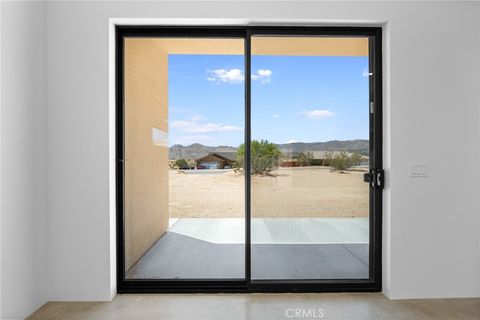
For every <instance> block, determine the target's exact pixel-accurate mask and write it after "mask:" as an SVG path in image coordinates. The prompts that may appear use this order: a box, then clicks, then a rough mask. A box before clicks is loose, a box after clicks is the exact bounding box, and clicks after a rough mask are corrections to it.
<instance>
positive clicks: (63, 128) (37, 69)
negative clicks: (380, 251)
mask: <svg viewBox="0 0 480 320" xmlns="http://www.w3.org/2000/svg"><path fill="white" fill-rule="evenodd" d="M1 5H2V13H1V18H2V19H1V20H2V21H1V37H2V49H1V60H0V61H1V68H2V69H1V70H2V72H1V107H2V109H1V139H2V140H1V143H2V149H1V152H2V153H1V174H2V177H1V212H2V221H1V260H2V270H1V303H2V304H1V307H2V316H3V317H5V315H9V316H10V317H17V316H19V317H21V316H23V315H26V314H28V313H29V312H31V311H32V310H33V309H35V307H36V306H39V305H41V304H42V303H43V302H44V301H46V300H47V298H48V299H49V300H108V299H110V298H111V297H112V296H113V293H114V291H115V290H114V289H115V270H114V266H115V262H114V258H115V254H114V248H115V246H114V243H112V240H113V239H114V237H113V235H114V233H113V232H112V231H114V229H112V226H113V219H112V216H111V213H113V211H112V210H111V207H110V203H109V192H110V191H111V189H110V186H109V163H110V160H111V159H110V158H109V121H110V119H109V94H108V88H109V24H108V21H109V19H110V18H180V19H182V18H183V19H188V18H211V19H218V18H226V19H243V20H244V21H249V20H252V19H253V20H265V19H273V20H275V21H282V20H285V19H298V20H303V19H314V20H318V21H332V20H348V21H351V20H356V21H358V20H364V21H386V22H387V23H386V25H385V30H386V32H385V40H386V41H385V52H384V61H385V65H384V68H385V77H384V83H385V87H386V88H385V98H384V99H385V143H386V144H385V168H386V169H387V188H386V190H385V205H384V206H385V210H384V216H385V224H384V265H383V268H384V291H385V293H386V294H387V295H388V296H389V297H391V298H416V297H465V296H475V295H476V296H480V213H479V202H478V200H477V199H478V196H479V192H480V186H479V183H478V180H479V178H480V174H479V170H478V162H479V160H480V159H479V154H480V145H479V137H480V133H479V129H477V128H478V122H479V121H480V114H479V110H478V107H479V105H480V95H479V93H478V92H479V88H480V81H479V73H480V63H479V53H480V27H479V17H480V6H479V4H478V3H474V2H470V3H448V2H442V3H434V2H428V3H410V2H403V3H402V2H400V3H395V2H390V3H378V2H376V3H369V2H358V1H356V2H354V3H349V2H338V3H328V2H305V3H301V2H298V1H297V2H295V3H294V4H292V3H290V2H281V3H276V4H272V3H271V2H264V3H261V2H248V3H239V2H229V3H219V2H201V1H195V2H192V3H188V4H187V3H179V2H176V3H174V2H143V3H139V2H128V1H120V2H108V1H107V2H61V1H60V2H47V4H46V13H45V11H44V4H42V3H38V2H36V3H24V2H21V3H15V4H13V3H5V2H3V3H2V4H1ZM46 17H48V19H46ZM45 19H46V20H47V22H46V33H45V32H44V29H43V25H44V23H45ZM212 21H215V20H212ZM47 38H48V41H46V39H47ZM45 44H46V47H45ZM44 50H46V56H45V51H44ZM45 58H46V61H47V63H46V68H47V69H45V64H44V63H43V62H44V59H45ZM472 66H475V67H472ZM46 71H47V72H46ZM45 74H47V81H46V83H47V84H45V82H43V81H42V80H43V78H44V77H45ZM45 92H46V100H47V101H48V106H46V105H45V96H44V93H45ZM47 114H48V128H47V134H46V136H45V130H46V123H47V121H46V120H47V119H46V115H47ZM46 141H48V143H46ZM46 150H48V155H47V151H46ZM32 159H33V160H35V161H32ZM109 159H110V160H109ZM416 162H422V163H424V162H425V163H428V164H430V168H431V173H430V177H429V178H426V179H411V178H408V164H409V163H416ZM45 167H47V170H45ZM47 172H48V179H47ZM45 185H47V187H48V188H47V191H45V188H43V186H45ZM47 193H48V196H47ZM45 198H47V200H48V203H47V204H46V203H45ZM25 199H29V201H25ZM47 207H48V214H47V213H46V208H47ZM46 216H47V219H48V239H46V240H45V238H44V236H45V234H46V233H47V223H46V220H47V219H45V217H46ZM47 247H48V254H45V251H46V250H45V248H47ZM47 261H48V268H47ZM47 269H48V272H47V271H46V270H47ZM45 275H47V276H45ZM47 283H48V284H49V285H48V289H49V292H48V297H47V294H46V292H45V290H46V288H47ZM6 306H8V308H7V307H6Z"/></svg>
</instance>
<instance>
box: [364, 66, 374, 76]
mask: <svg viewBox="0 0 480 320" xmlns="http://www.w3.org/2000/svg"><path fill="white" fill-rule="evenodd" d="M371 75H372V74H371V73H370V72H368V68H365V69H363V72H362V77H368V76H371Z"/></svg>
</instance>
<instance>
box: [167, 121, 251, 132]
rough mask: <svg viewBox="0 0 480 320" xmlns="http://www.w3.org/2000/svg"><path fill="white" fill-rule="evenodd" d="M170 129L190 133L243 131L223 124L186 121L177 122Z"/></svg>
mask: <svg viewBox="0 0 480 320" xmlns="http://www.w3.org/2000/svg"><path fill="white" fill-rule="evenodd" d="M170 127H171V128H174V129H178V130H179V131H181V132H188V133H209V132H232V131H241V130H243V129H242V128H240V127H236V126H231V125H225V124H222V123H211V122H210V123H200V122H198V121H185V120H175V121H173V122H172V123H171V124H170Z"/></svg>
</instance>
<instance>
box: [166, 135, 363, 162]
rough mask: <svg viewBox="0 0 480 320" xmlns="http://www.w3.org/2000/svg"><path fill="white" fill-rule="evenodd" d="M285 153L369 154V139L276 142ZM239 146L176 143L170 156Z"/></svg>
mask: <svg viewBox="0 0 480 320" xmlns="http://www.w3.org/2000/svg"><path fill="white" fill-rule="evenodd" d="M275 145H276V146H277V147H278V148H279V149H280V151H282V152H284V153H301V152H309V151H350V152H357V153H361V154H366V155H368V150H369V141H368V140H366V139H354V140H331V141H325V142H291V143H282V144H275ZM236 151H237V148H236V147H232V146H217V147H212V146H206V145H203V144H200V143H193V144H191V145H188V146H184V145H181V144H175V145H173V146H171V147H170V148H169V152H168V158H169V159H171V160H176V159H198V158H201V157H203V156H206V155H207V154H209V153H211V152H236Z"/></svg>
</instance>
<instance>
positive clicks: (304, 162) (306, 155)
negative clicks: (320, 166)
mask: <svg viewBox="0 0 480 320" xmlns="http://www.w3.org/2000/svg"><path fill="white" fill-rule="evenodd" d="M295 158H296V159H297V160H298V163H299V164H300V165H301V166H302V167H303V166H311V165H312V161H313V153H311V152H302V153H300V154H299V155H298V156H296V157H295Z"/></svg>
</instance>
